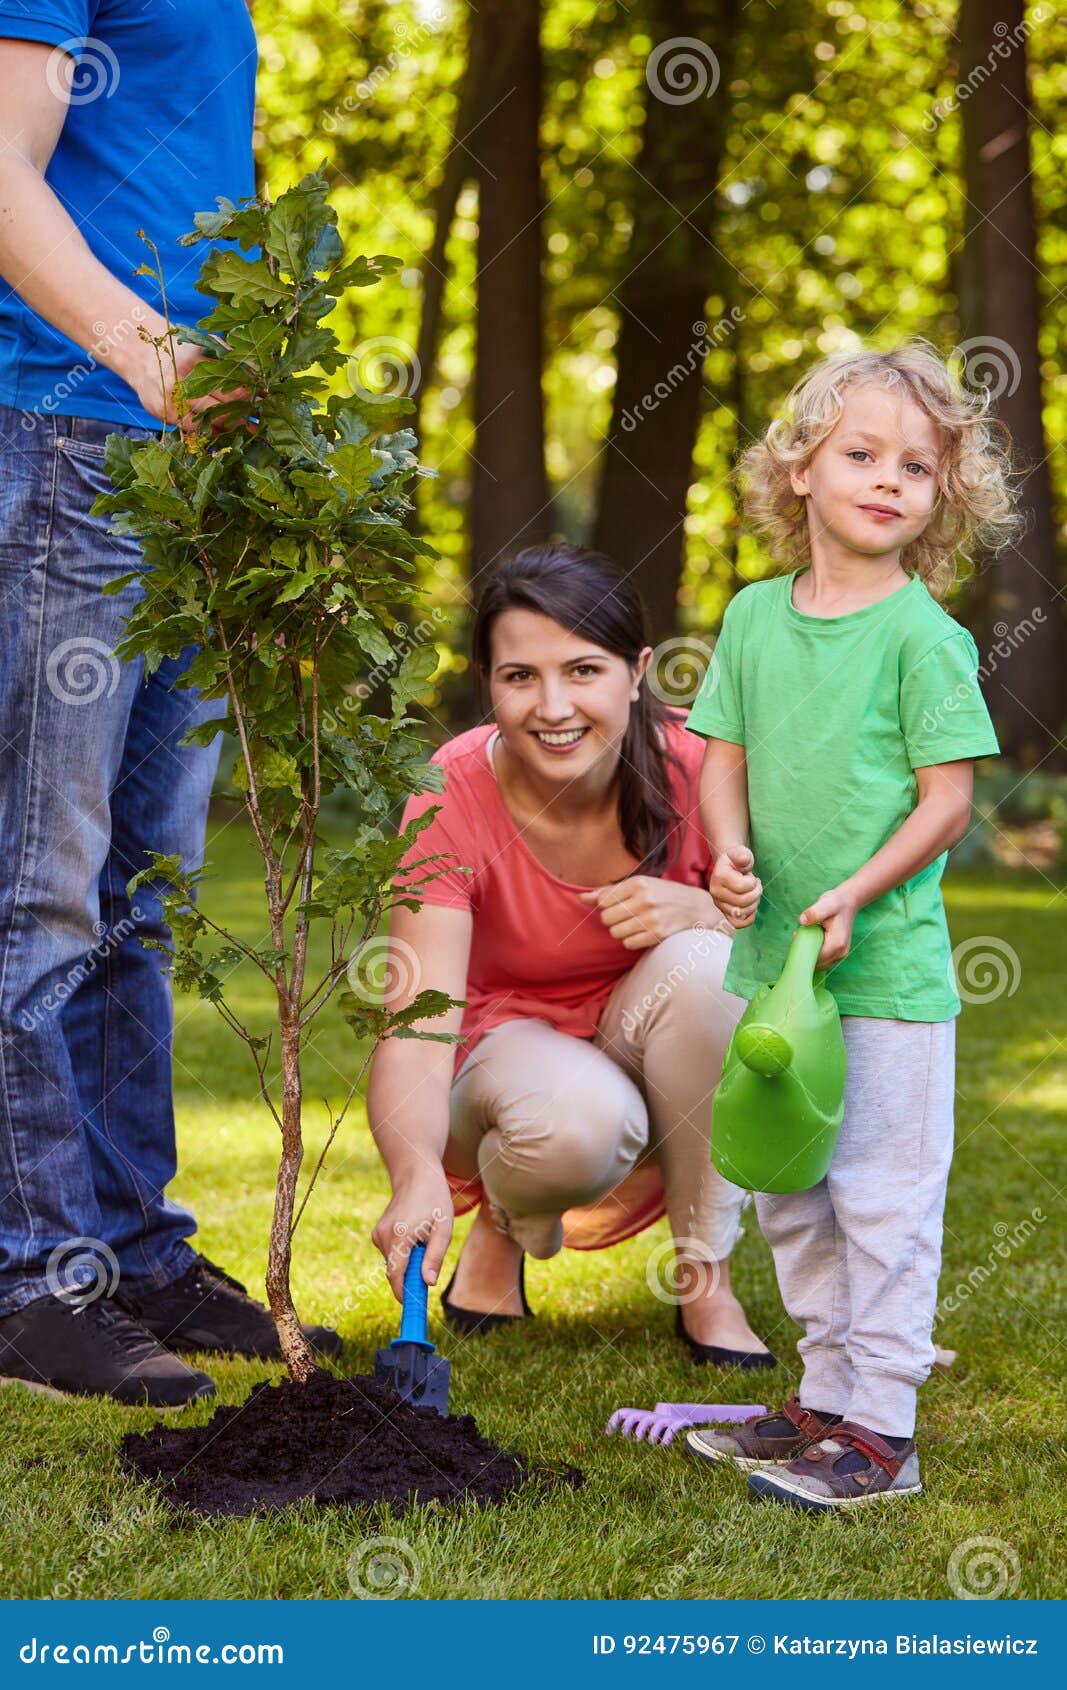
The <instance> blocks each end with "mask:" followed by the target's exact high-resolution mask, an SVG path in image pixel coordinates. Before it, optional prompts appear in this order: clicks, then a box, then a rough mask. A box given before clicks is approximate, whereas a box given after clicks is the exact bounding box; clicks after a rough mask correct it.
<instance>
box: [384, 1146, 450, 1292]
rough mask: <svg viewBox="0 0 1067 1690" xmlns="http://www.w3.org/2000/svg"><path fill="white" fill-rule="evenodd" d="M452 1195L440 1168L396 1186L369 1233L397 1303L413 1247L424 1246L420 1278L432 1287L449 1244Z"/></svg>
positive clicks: (402, 1289)
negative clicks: (381, 1256) (379, 1252)
mask: <svg viewBox="0 0 1067 1690" xmlns="http://www.w3.org/2000/svg"><path fill="white" fill-rule="evenodd" d="M454 1219H455V1211H454V1209H453V1206H452V1192H451V1189H450V1188H449V1184H448V1181H447V1179H446V1178H445V1177H444V1174H443V1172H442V1171H441V1168H440V1166H438V1167H437V1168H436V1169H430V1170H426V1171H423V1172H420V1174H419V1175H418V1177H417V1178H413V1179H409V1180H404V1181H401V1182H399V1183H398V1184H397V1185H396V1188H395V1190H394V1192H393V1195H392V1198H391V1200H390V1202H389V1206H388V1208H387V1209H386V1211H385V1213H384V1215H383V1216H382V1218H381V1220H380V1221H379V1222H378V1224H377V1226H376V1227H375V1228H374V1231H373V1232H372V1233H371V1238H372V1239H373V1241H374V1243H375V1245H376V1247H377V1248H378V1249H379V1250H380V1251H381V1253H382V1255H383V1256H384V1257H385V1272H386V1276H387V1278H388V1280H389V1284H390V1287H391V1289H392V1293H393V1296H394V1297H395V1298H396V1300H397V1302H398V1303H402V1302H403V1301H404V1272H405V1269H406V1267H407V1260H408V1256H409V1255H410V1253H411V1250H412V1247H413V1245H415V1244H425V1246H426V1254H425V1256H424V1258H423V1264H422V1277H423V1279H424V1280H425V1282H426V1284H427V1285H436V1284H437V1277H438V1275H439V1273H440V1271H441V1264H442V1262H443V1261H444V1259H445V1255H446V1253H447V1251H448V1246H449V1244H450V1243H451V1242H452V1225H453V1221H454Z"/></svg>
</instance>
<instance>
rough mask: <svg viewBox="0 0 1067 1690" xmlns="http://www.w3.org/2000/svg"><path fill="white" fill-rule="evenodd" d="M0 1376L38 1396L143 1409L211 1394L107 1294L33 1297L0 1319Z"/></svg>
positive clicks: (202, 1377) (204, 1381)
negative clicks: (82, 1298)
mask: <svg viewBox="0 0 1067 1690" xmlns="http://www.w3.org/2000/svg"><path fill="white" fill-rule="evenodd" d="M0 1379H4V1380H14V1381H17V1382H18V1383H19V1384H22V1385H26V1386H28V1387H29V1389H30V1390H31V1391H39V1392H41V1393H42V1394H43V1395H45V1396H66V1395H70V1396H75V1397H114V1399H115V1401H116V1402H121V1403H128V1404H131V1405H132V1404H136V1405H137V1406H139V1407H142V1408H144V1407H147V1408H184V1407H185V1405H186V1403H190V1402H196V1401H197V1400H198V1399H200V1398H203V1397H213V1396H214V1395H215V1387H214V1385H213V1384H212V1382H211V1380H210V1379H209V1378H208V1376H207V1374H206V1373H199V1372H197V1371H196V1369H195V1368H192V1367H187V1366H186V1365H185V1363H184V1361H179V1360H178V1357H177V1356H173V1355H171V1354H170V1352H169V1351H168V1350H165V1349H164V1348H163V1346H162V1344H159V1343H157V1342H156V1340H155V1338H154V1337H153V1336H152V1334H151V1332H148V1331H147V1330H146V1329H145V1328H144V1327H143V1326H142V1325H141V1324H140V1322H139V1321H136V1320H131V1319H130V1318H129V1316H128V1315H127V1314H125V1313H124V1312H123V1311H122V1309H120V1308H118V1307H117V1306H116V1302H115V1299H114V1298H113V1297H101V1298H98V1299H97V1301H96V1302H92V1303H73V1302H65V1301H64V1300H63V1298H62V1297H53V1296H45V1297H38V1298H37V1299H36V1300H35V1301H34V1302H32V1303H27V1304H26V1307H25V1308H22V1309H16V1311H15V1313H14V1314H7V1315H4V1316H2V1317H0Z"/></svg>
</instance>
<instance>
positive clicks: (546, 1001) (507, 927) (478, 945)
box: [398, 711, 712, 1070]
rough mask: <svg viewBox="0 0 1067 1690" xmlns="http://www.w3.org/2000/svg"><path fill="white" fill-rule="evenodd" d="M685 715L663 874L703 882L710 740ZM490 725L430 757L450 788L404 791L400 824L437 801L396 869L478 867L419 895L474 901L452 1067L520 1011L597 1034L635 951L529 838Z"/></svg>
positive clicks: (673, 742) (672, 739) (461, 904)
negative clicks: (508, 790)
mask: <svg viewBox="0 0 1067 1690" xmlns="http://www.w3.org/2000/svg"><path fill="white" fill-rule="evenodd" d="M683 723H684V716H683V714H682V713H681V712H680V711H679V712H673V711H672V713H671V719H670V720H669V722H668V724H667V736H668V750H670V751H672V752H673V753H674V754H675V756H677V757H678V758H679V759H680V760H681V765H682V767H681V769H678V768H677V767H676V766H675V765H674V764H673V763H669V764H668V769H669V770H670V776H671V798H672V801H673V803H674V806H675V809H676V810H677V811H678V813H679V815H680V816H682V817H683V818H684V822H683V827H682V828H681V830H680V831H681V850H680V852H678V853H677V854H675V851H676V845H677V836H678V832H679V830H678V829H676V830H675V835H674V836H673V837H672V839H671V841H670V845H669V851H670V856H669V859H668V867H667V870H666V872H665V873H664V875H663V879H664V880H674V881H680V882H682V883H683V884H684V885H686V886H707V883H708V875H709V873H710V871H711V861H712V859H711V852H710V849H709V847H708V842H707V839H706V838H705V836H704V833H703V831H702V829H701V826H700V812H699V807H698V806H699V789H698V778H699V773H700V765H701V762H702V761H703V757H704V742H703V741H702V740H701V739H699V738H698V737H697V736H696V735H695V734H691V733H689V732H688V731H687V730H686V728H685V727H684V725H683ZM495 733H496V729H495V728H494V727H493V725H492V724H488V725H485V726H482V727H478V728H471V729H470V730H469V732H467V733H462V734H458V735H457V736H456V738H455V739H452V740H449V741H448V743H447V744H446V745H443V746H441V748H440V750H438V751H436V752H435V753H434V755H433V757H432V758H431V759H430V761H431V762H433V763H439V764H441V766H442V767H443V768H444V770H445V790H444V792H443V793H437V792H423V793H418V794H416V795H415V796H413V797H411V798H409V799H408V802H407V806H406V808H405V810H404V817H403V822H402V823H401V826H402V828H403V827H406V826H407V824H408V823H409V822H410V821H412V820H413V819H414V818H415V817H416V816H419V815H421V814H422V813H423V811H424V810H427V809H429V808H431V807H432V806H433V805H434V804H437V805H439V806H440V808H439V810H438V812H437V815H436V816H435V817H434V819H433V821H432V822H431V823H430V824H429V826H428V827H426V828H425V829H424V830H423V831H422V833H420V834H419V836H418V838H417V839H416V841H415V844H414V847H413V848H412V850H411V851H410V852H408V854H407V856H406V857H404V859H403V861H402V862H401V865H400V870H399V875H400V876H402V875H403V872H404V870H405V868H407V867H409V866H410V864H411V863H413V862H415V861H416V860H417V859H418V858H420V857H427V856H430V855H431V854H434V853H437V852H446V853H447V854H448V856H449V857H450V858H451V859H454V860H455V862H456V863H457V865H459V864H466V865H467V866H468V867H469V868H471V869H473V871H474V872H473V874H462V873H460V872H458V869H457V871H456V872H448V873H445V874H441V875H439V877H438V878H437V879H436V880H432V881H430V882H429V883H428V885H427V886H426V888H425V890H424V892H423V893H422V900H423V902H424V903H427V904H443V905H445V906H446V907H448V908H450V909H469V910H470V912H471V915H472V917H473V927H472V933H471V953H470V965H469V969H468V974H467V987H466V992H465V996H466V999H467V1007H466V1009H465V1010H464V1012H463V1021H462V1026H461V1033H462V1043H460V1044H459V1045H457V1047H456V1068H457V1070H458V1069H459V1067H460V1066H461V1064H462V1063H463V1062H464V1061H465V1060H466V1058H467V1056H468V1055H469V1054H470V1052H471V1051H472V1050H473V1049H474V1047H475V1045H476V1044H477V1043H478V1040H479V1039H480V1038H482V1037H483V1035H484V1034H485V1033H487V1032H488V1031H489V1029H490V1028H491V1027H496V1026H498V1025H499V1024H500V1023H501V1022H502V1021H513V1020H515V1019H516V1018H519V1017H523V1016H540V1017H542V1018H543V1019H544V1020H546V1021H549V1022H551V1024H552V1026H553V1027H557V1028H558V1029H559V1031H560V1032H561V1033H570V1034H572V1035H573V1036H574V1037H575V1038H579V1039H589V1038H592V1036H593V1034H594V1033H595V1032H596V1027H597V1022H598V1021H599V1019H600V1013H601V1011H602V1009H603V1008H604V1005H605V1003H606V1002H607V1000H608V998H609V996H610V995H611V991H612V988H613V986H614V985H615V983H616V981H617V980H618V979H619V977H620V975H622V974H625V973H626V972H627V971H628V970H629V969H631V968H632V967H633V966H634V963H635V962H636V961H637V960H638V959H637V954H636V953H635V952H634V951H632V950H627V948H626V946H625V945H624V944H623V942H622V940H621V939H614V938H613V937H612V935H611V933H610V932H609V931H608V929H607V927H606V926H605V924H604V919H603V916H602V915H601V913H600V910H599V909H598V908H597V907H596V905H595V904H592V905H590V904H584V903H582V901H581V899H580V898H579V896H578V894H579V892H583V891H586V890H587V888H586V887H584V886H578V885H575V884H572V883H571V882H570V881H567V880H560V879H559V878H558V877H557V876H556V875H554V874H551V873H550V872H549V870H548V869H547V868H545V867H544V866H543V865H542V864H541V863H540V862H539V861H538V860H537V858H536V857H535V856H534V854H533V852H532V851H531V850H530V848H529V846H528V845H527V844H526V842H525V840H524V839H523V838H522V835H521V834H520V832H519V830H518V828H517V827H516V825H515V822H514V821H513V820H512V817H511V813H510V811H509V810H508V808H507V806H506V804H505V803H504V798H503V794H502V793H501V790H500V787H499V785H498V784H497V779H496V775H495V774H494V772H493V765H492V761H491V741H492V739H493V737H494V736H495ZM447 866H448V865H447V864H446V863H444V862H441V863H434V864H429V865H427V867H428V868H436V869H442V868H446V867H447ZM398 884H402V881H399V882H398Z"/></svg>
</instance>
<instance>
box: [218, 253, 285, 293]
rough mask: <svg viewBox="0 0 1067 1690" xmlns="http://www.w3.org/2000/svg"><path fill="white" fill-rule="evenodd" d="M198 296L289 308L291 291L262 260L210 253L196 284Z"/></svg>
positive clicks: (231, 254)
mask: <svg viewBox="0 0 1067 1690" xmlns="http://www.w3.org/2000/svg"><path fill="white" fill-rule="evenodd" d="M196 287H197V291H198V292H199V293H218V294H222V296H223V297H224V298H232V299H235V300H240V301H241V303H242V304H246V305H247V304H256V305H289V304H291V303H292V298H293V291H292V289H291V288H290V287H288V286H287V285H286V283H285V282H282V281H279V280H278V278H277V277H276V276H272V275H271V273H270V270H269V269H268V267H267V261H266V259H264V258H240V257H239V256H238V254H237V253H236V252H218V251H216V252H212V253H209V254H208V256H207V258H205V260H204V263H203V266H202V268H201V271H200V277H199V280H198V281H197V283H196Z"/></svg>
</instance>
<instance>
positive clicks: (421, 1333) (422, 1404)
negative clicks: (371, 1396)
mask: <svg viewBox="0 0 1067 1690" xmlns="http://www.w3.org/2000/svg"><path fill="white" fill-rule="evenodd" d="M425 1254H426V1246H425V1244H415V1245H413V1246H412V1250H411V1254H410V1255H409V1257H408V1265H407V1268H406V1269H405V1272H404V1303H403V1308H402V1312H401V1315H400V1336H399V1338H394V1339H393V1341H392V1343H391V1344H390V1345H389V1348H388V1349H387V1350H378V1351H377V1352H376V1354H375V1357H374V1377H375V1378H376V1379H377V1380H379V1381H380V1382H381V1383H382V1384H383V1385H391V1386H392V1388H393V1390H394V1391H396V1392H397V1394H398V1395H399V1396H402V1397H403V1398H404V1400H405V1402H409V1403H411V1405H412V1407H413V1408H433V1409H436V1410H437V1413H438V1414H442V1415H445V1414H447V1413H448V1387H449V1384H450V1382H451V1379H452V1363H451V1362H450V1361H446V1360H445V1359H444V1357H443V1356H439V1355H438V1354H437V1351H436V1350H435V1349H434V1346H433V1345H432V1344H431V1343H430V1340H429V1339H428V1338H427V1336H426V1281H425V1280H424V1279H423V1277H422V1258H423V1256H424V1255H425Z"/></svg>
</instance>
